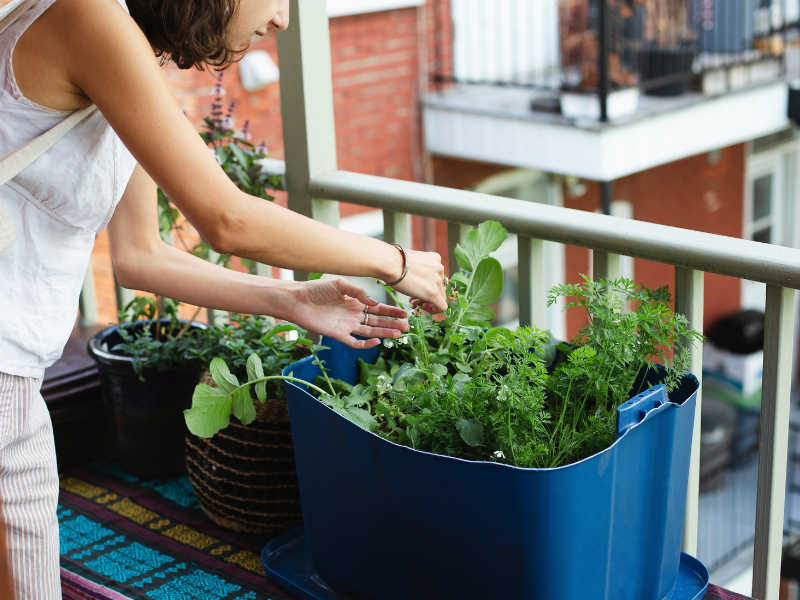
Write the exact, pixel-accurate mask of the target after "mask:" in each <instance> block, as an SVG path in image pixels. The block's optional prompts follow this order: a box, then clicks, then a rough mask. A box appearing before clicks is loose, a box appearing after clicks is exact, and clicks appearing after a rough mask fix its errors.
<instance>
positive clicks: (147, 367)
mask: <svg viewBox="0 0 800 600" xmlns="http://www.w3.org/2000/svg"><path fill="white" fill-rule="evenodd" d="M178 309H179V303H177V302H175V301H173V300H169V299H167V298H161V299H159V300H158V301H157V300H156V299H155V298H149V297H137V298H135V299H134V300H133V301H132V302H131V303H129V304H128V305H127V306H126V307H125V310H123V311H121V312H120V313H119V317H120V324H119V325H116V326H113V327H110V328H108V329H104V330H103V331H101V332H99V333H98V334H96V335H95V336H94V337H92V338H91V339H90V340H89V345H88V349H89V355H90V356H91V357H92V358H94V360H95V361H96V362H97V367H98V371H99V375H100V385H101V389H102V393H103V402H104V404H105V412H106V417H107V419H108V420H109V421H110V425H111V429H112V433H113V438H114V441H115V444H116V449H117V453H118V455H119V461H120V465H121V466H122V468H123V469H125V470H126V471H128V472H130V473H133V474H135V475H139V476H142V477H168V476H172V475H176V474H179V473H182V472H183V471H184V470H185V466H184V447H183V437H184V436H183V435H182V427H181V411H182V410H183V409H185V408H186V407H187V406H188V405H189V404H190V402H191V395H192V390H193V389H194V386H195V385H196V384H197V380H198V378H199V376H200V373H201V370H202V368H203V364H202V362H200V361H199V360H198V359H197V358H196V356H195V355H194V354H193V352H192V348H194V347H196V346H197V345H198V344H202V341H201V338H199V334H200V333H201V332H202V331H203V330H204V329H206V325H205V324H203V323H198V322H193V321H187V320H182V319H179V318H178Z"/></svg>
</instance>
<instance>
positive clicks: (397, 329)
mask: <svg viewBox="0 0 800 600" xmlns="http://www.w3.org/2000/svg"><path fill="white" fill-rule="evenodd" d="M361 328H362V329H364V328H366V329H372V330H374V332H373V333H369V332H368V333H362V332H361V331H359V332H358V335H363V336H365V337H391V338H397V337H400V335H401V334H402V333H404V332H406V331H408V330H409V325H408V323H407V322H406V321H398V320H397V319H387V318H384V317H378V316H375V315H371V314H369V313H367V315H366V318H365V319H362V321H361ZM378 331H380V332H382V333H386V334H387V335H382V333H377V332H378Z"/></svg>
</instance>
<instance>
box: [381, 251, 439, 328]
mask: <svg viewBox="0 0 800 600" xmlns="http://www.w3.org/2000/svg"><path fill="white" fill-rule="evenodd" d="M406 255H407V256H408V274H407V275H406V276H405V278H403V281H401V282H400V283H398V284H397V285H396V286H393V287H394V289H395V290H397V291H398V292H400V293H401V294H405V295H406V296H409V297H410V298H411V305H412V306H414V307H415V308H416V307H421V308H422V310H424V311H425V312H429V313H440V312H444V311H445V310H447V299H446V296H445V294H446V292H445V286H444V267H443V266H442V257H441V256H439V255H438V254H437V253H436V252H420V251H419V250H406Z"/></svg>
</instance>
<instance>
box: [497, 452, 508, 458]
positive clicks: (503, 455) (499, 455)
mask: <svg viewBox="0 0 800 600" xmlns="http://www.w3.org/2000/svg"><path fill="white" fill-rule="evenodd" d="M494 455H495V457H497V458H505V457H506V455H505V454H503V452H502V451H500V450H495V451H494Z"/></svg>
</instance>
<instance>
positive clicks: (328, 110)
mask: <svg viewBox="0 0 800 600" xmlns="http://www.w3.org/2000/svg"><path fill="white" fill-rule="evenodd" d="M289 14H290V15H291V16H290V19H291V20H290V24H289V27H288V29H287V30H286V31H283V32H279V33H278V35H277V38H278V59H279V63H280V70H281V120H282V123H283V143H284V154H285V156H286V188H287V191H288V192H289V208H290V209H291V210H293V211H295V212H298V213H300V214H303V215H305V216H307V217H311V218H313V219H316V220H317V221H322V222H324V223H327V224H329V225H333V226H334V227H338V225H339V203H338V202H332V201H329V200H322V199H318V198H314V197H313V196H312V195H311V192H310V191H309V187H308V184H309V181H310V179H311V178H312V177H314V176H315V175H320V174H322V173H328V172H332V171H335V170H336V128H335V125H334V116H333V77H332V72H331V41H330V32H329V30H328V11H327V4H326V1H325V0H290V7H289ZM306 277H307V274H306V273H299V272H295V279H305V278H306Z"/></svg>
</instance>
